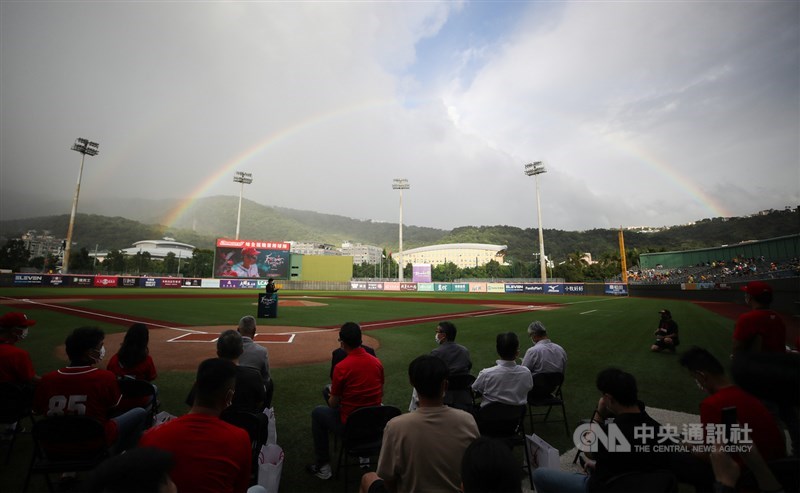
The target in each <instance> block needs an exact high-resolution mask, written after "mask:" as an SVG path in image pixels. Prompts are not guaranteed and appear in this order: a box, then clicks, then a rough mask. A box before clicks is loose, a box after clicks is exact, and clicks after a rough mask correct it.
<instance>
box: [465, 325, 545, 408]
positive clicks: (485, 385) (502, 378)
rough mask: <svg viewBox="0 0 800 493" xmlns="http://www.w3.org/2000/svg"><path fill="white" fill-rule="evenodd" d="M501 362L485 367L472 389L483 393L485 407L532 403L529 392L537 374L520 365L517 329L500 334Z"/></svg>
mask: <svg viewBox="0 0 800 493" xmlns="http://www.w3.org/2000/svg"><path fill="white" fill-rule="evenodd" d="M496 348H497V354H498V355H499V356H500V359H499V360H497V365H495V366H492V367H491V368H484V369H483V370H481V371H480V373H478V377H477V378H476V379H475V382H474V383H473V384H472V390H474V391H475V392H477V393H479V394H481V396H482V399H481V407H483V406H485V405H487V404H489V403H490V402H502V403H504V404H512V405H521V404H527V403H528V392H530V390H531V389H532V388H533V377H532V375H531V372H530V370H528V368H527V367H524V366H521V365H518V364H517V361H516V359H517V357H518V356H519V338H518V337H517V334H515V333H513V332H504V333H502V334H497V342H496Z"/></svg>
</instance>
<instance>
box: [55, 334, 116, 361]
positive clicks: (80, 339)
mask: <svg viewBox="0 0 800 493" xmlns="http://www.w3.org/2000/svg"><path fill="white" fill-rule="evenodd" d="M105 337H106V336H105V333H104V332H103V331H102V330H100V329H99V328H97V327H78V328H77V329H75V330H73V331H72V333H71V334H70V335H68V336H67V339H66V340H65V341H64V346H65V347H66V350H67V356H68V357H69V360H70V362H71V363H82V362H83V359H84V357H85V355H86V351H88V350H90V349H94V348H96V347H97V345H98V344H100V341H102V340H103V339H105Z"/></svg>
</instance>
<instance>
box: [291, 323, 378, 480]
mask: <svg viewBox="0 0 800 493" xmlns="http://www.w3.org/2000/svg"><path fill="white" fill-rule="evenodd" d="M339 343H340V344H341V346H342V349H343V350H344V351H345V352H346V353H347V357H345V359H343V360H342V361H341V362H340V363H339V364H337V365H336V367H335V368H334V369H333V380H332V382H331V394H330V398H329V399H328V405H327V406H317V407H316V408H314V410H313V411H312V412H311V434H312V436H313V439H314V455H315V457H316V462H315V463H314V464H309V465H308V466H307V467H306V470H307V471H308V472H309V473H310V474H313V475H314V476H316V477H318V478H320V479H330V478H331V477H332V476H333V473H332V471H331V466H330V448H329V433H331V432H332V433H334V434H336V435H339V434H341V433H342V431H343V429H344V424H345V423H346V422H347V418H348V417H349V416H350V413H352V412H353V411H355V410H356V409H358V408H359V407H366V406H379V405H380V404H381V400H382V399H383V382H384V379H383V365H382V364H381V362H380V361H379V360H378V358H376V357H375V356H372V355H371V354H367V352H366V351H365V350H364V348H363V347H361V327H359V325H358V324H357V323H355V322H346V323H345V324H344V325H342V328H341V329H339Z"/></svg>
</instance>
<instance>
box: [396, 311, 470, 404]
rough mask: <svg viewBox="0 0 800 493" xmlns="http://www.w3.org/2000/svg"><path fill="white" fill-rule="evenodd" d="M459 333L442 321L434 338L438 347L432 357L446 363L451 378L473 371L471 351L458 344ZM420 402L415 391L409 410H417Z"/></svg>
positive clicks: (452, 325) (451, 325)
mask: <svg viewBox="0 0 800 493" xmlns="http://www.w3.org/2000/svg"><path fill="white" fill-rule="evenodd" d="M457 332H458V331H457V330H456V326H455V325H454V324H453V323H452V322H448V321H442V322H439V323H438V324H437V325H436V332H435V334H434V336H433V337H434V341H436V344H437V346H436V348H434V349H433V350H432V351H431V356H436V357H437V358H439V359H440V360H442V361H444V363H445V365H447V370H448V371H449V372H450V373H449V375H450V376H453V375H466V374H468V373H469V371H470V370H471V369H472V360H471V359H470V356H469V349H467V348H465V347H464V346H462V345H461V344H456V334H457ZM418 401H419V396H417V390H416V389H413V390H412V392H411V403H410V404H409V405H408V410H409V411H413V410H415V409H416V408H417V406H418Z"/></svg>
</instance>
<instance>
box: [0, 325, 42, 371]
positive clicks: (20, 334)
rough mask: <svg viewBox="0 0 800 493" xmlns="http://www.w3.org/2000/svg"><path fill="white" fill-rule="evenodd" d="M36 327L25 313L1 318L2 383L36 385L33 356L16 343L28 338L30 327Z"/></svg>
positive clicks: (0, 369)
mask: <svg viewBox="0 0 800 493" xmlns="http://www.w3.org/2000/svg"><path fill="white" fill-rule="evenodd" d="M33 325H36V321H35V320H31V319H29V318H28V317H27V316H26V315H25V314H24V313H19V312H10V313H6V314H5V315H3V316H2V317H0V382H11V383H15V384H20V385H28V384H33V383H36V382H37V381H38V380H39V379H40V377H39V376H38V375H36V372H35V371H34V370H33V362H32V361H31V356H30V355H29V354H28V352H27V351H25V350H24V349H20V348H18V347H17V346H15V344H16V343H18V342H19V341H21V340H23V339H25V338H26V337H28V327H31V326H33Z"/></svg>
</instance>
